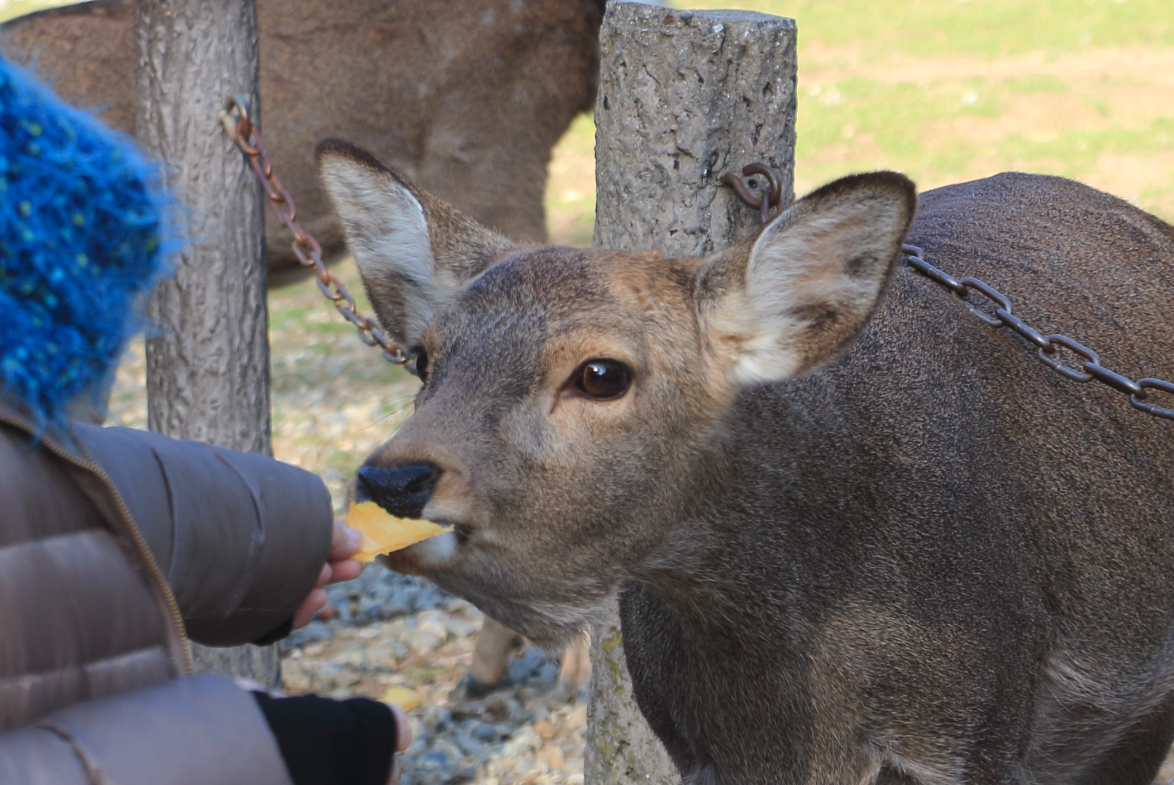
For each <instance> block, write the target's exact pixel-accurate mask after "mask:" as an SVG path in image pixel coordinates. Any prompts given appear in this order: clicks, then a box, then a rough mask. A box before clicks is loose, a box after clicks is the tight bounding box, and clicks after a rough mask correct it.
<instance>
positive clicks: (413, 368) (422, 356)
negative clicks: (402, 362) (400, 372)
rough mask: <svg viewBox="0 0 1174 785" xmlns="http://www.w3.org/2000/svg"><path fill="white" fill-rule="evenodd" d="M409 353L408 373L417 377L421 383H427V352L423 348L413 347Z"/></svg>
mask: <svg viewBox="0 0 1174 785" xmlns="http://www.w3.org/2000/svg"><path fill="white" fill-rule="evenodd" d="M409 351H410V354H409V355H408V363H407V366H406V367H407V369H408V372H409V373H412V374H415V375H416V376H419V377H420V381H422V382H426V381H428V352H426V351H424V347H423V346H413V347H412V348H411V349H410V350H409Z"/></svg>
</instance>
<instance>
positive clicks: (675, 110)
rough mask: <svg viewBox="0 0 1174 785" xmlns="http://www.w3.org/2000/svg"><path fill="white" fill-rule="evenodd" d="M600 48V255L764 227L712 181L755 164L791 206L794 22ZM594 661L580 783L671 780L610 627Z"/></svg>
mask: <svg viewBox="0 0 1174 785" xmlns="http://www.w3.org/2000/svg"><path fill="white" fill-rule="evenodd" d="M600 36H601V69H600V84H599V96H598V98H597V100H596V106H595V123H596V127H597V131H596V137H595V181H596V219H595V241H594V243H595V245H596V246H600V247H605V248H616V249H622V250H632V251H636V250H647V249H658V250H661V251H664V252H666V253H667V254H669V255H672V256H677V257H683V256H696V255H699V254H705V253H710V252H712V251H714V250H718V249H721V248H725V247H727V246H729V245H731V244H733V243H735V242H737V241H738V240H740V239H742V238H744V237H746V236H747V235H748V234H749V233H750V232H752V231H753V229H754V228H755V227H756V226H757V225H758V221H759V219H758V216H757V214H756V213H754V212H753V211H752V210H750V209H748V208H747V207H745V206H744V205H743V204H742V203H741V202H740V201H739V200H738V199H737V197H736V196H735V195H734V193H733V191H732V190H730V189H729V188H727V187H724V186H721V185H720V182H719V178H720V177H721V175H722V174H723V173H724V172H727V171H734V172H736V173H738V174H739V175H740V174H741V169H742V167H743V166H744V165H746V164H748V163H751V162H755V161H765V162H767V163H769V164H771V165H772V166H774V167H775V168H776V169H778V170H779V171H780V172H781V173H782V175H783V202H784V204H785V203H786V202H787V201H788V200H790V199H791V198H793V176H794V146H795V73H796V57H795V42H796V30H795V23H794V22H793V21H792V20H790V19H781V18H778V17H773V16H766V15H764V14H755V13H748V12H739V11H712V12H711V11H705V12H702V11H692V12H690V11H678V10H675V9H669V8H664V7H660V6H650V5H642V4H635V3H623V2H620V3H609V5H608V7H607V15H606V16H605V18H604V23H603V29H602V31H601V34H600ZM757 179H759V180H761V179H762V178H757ZM591 661H592V682H591V698H590V704H589V706H588V713H587V758H586V766H585V771H584V774H585V782H586V785H637V783H639V785H650V784H651V785H659V784H660V783H670V782H679V780H680V778H679V775H678V774H677V773H676V771H675V769H674V767H673V766H672V764H671V762H670V761H669V759H668V755H667V754H666V753H665V751H664V748H663V747H662V746H661V744H660V742H659V741H658V740H657V739H656V737H655V736H654V735H653V733H652V731H651V729H650V728H649V727H648V724H647V723H646V722H645V721H644V718H643V716H642V715H641V714H640V712H639V710H638V708H637V707H636V703H635V700H634V698H633V696H632V685H631V677H630V676H629V675H628V671H627V666H626V663H625V660H624V653H623V634H622V632H621V630H620V628H619V622H618V615H613V618H612V620H611V622H609V623H607V624H605V625H602V626H601V627H600V628H598V629H596V630H594V631H593V635H592V645H591Z"/></svg>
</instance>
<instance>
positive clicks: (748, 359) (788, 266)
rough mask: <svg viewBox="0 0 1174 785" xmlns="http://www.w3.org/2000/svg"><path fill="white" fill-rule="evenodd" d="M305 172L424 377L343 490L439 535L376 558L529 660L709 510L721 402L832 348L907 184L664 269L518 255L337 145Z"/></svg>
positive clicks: (781, 222) (827, 205)
mask: <svg viewBox="0 0 1174 785" xmlns="http://www.w3.org/2000/svg"><path fill="white" fill-rule="evenodd" d="M318 162H319V170H320V174H321V177H322V181H323V183H324V184H325V186H326V189H327V191H328V193H329V194H330V196H331V199H332V200H333V202H334V205H335V207H336V209H337V211H338V213H339V215H340V216H341V218H342V222H343V225H344V227H345V231H346V235H347V238H348V241H349V243H350V247H351V249H352V250H353V252H354V255H355V260H356V262H357V263H358V266H359V269H360V271H361V273H362V277H363V282H364V285H365V287H366V289H367V291H368V293H369V295H370V297H371V300H372V302H373V303H374V305H375V309H376V312H377V314H378V316H379V319H380V321H381V323H382V325H383V326H384V328H385V329H386V330H387V331H388V332H389V333H390V334H391V335H392V336H393V337H394V338H395V340H397V341H398V342H400V343H401V344H402V345H404V346H409V347H413V351H414V352H416V353H417V368H418V371H419V376H420V378H421V380H422V386H421V387H420V390H419V393H418V395H417V397H416V402H415V413H414V414H413V415H412V416H411V418H409V420H408V421H407V423H406V424H405V425H404V427H403V428H402V429H401V430H400V431H399V433H397V434H396V435H395V436H394V438H392V439H391V440H390V441H388V442H387V443H386V444H384V445H383V446H382V447H380V448H379V449H378V450H377V451H376V452H375V453H374V454H373V455H372V456H371V457H370V458H369V459H368V460H367V462H366V464H365V465H364V467H363V468H362V469H361V470H360V472H359V475H358V480H357V483H356V488H355V492H356V493H357V494H358V495H359V496H360V497H365V498H370V499H372V500H374V501H376V502H378V503H379V504H381V505H382V506H384V507H385V508H387V509H388V510H390V511H392V512H393V513H395V514H398V515H401V516H408V517H425V518H428V519H430V520H433V521H436V522H440V523H449V524H452V525H453V526H454V527H455V528H454V531H453V532H452V533H450V534H445V535H441V536H439V537H436V538H433V539H431V540H427V541H424V542H422V543H419V544H417V545H415V546H412V547H410V548H408V549H406V550H404V551H400V552H398V553H395V554H392V555H391V556H389V557H386V558H387V563H388V565H389V566H391V567H392V568H393V569H395V570H398V571H400V572H405V573H417V574H423V575H427V576H429V577H430V578H432V579H434V580H435V581H436V582H437V583H439V584H440V585H441V586H444V587H445V588H447V589H449V590H450V591H453V592H455V593H457V594H460V595H463V596H465V597H468V598H470V599H471V600H473V601H475V602H476V603H477V604H478V605H480V606H481V607H482V608H483V609H484V610H485V611H487V612H488V613H489V614H490V615H492V616H494V617H495V618H497V619H498V620H500V621H502V622H503V623H505V624H507V625H509V626H511V627H513V628H514V629H517V630H519V631H521V632H523V633H525V634H526V635H528V636H530V637H531V638H533V639H534V640H535V641H537V642H539V643H540V644H543V645H556V644H558V643H561V642H564V641H565V639H567V638H568V637H569V636H572V635H574V634H576V633H577V632H578V631H580V630H581V629H582V628H583V626H584V624H585V623H587V622H588V621H590V619H591V617H592V614H593V613H594V612H595V611H596V609H598V608H600V607H601V606H602V603H603V601H604V600H605V599H607V598H608V597H609V596H610V595H611V594H612V593H613V592H614V591H615V589H616V587H617V585H618V584H619V583H620V582H621V581H623V580H625V578H627V577H628V576H630V575H631V574H632V572H633V570H635V569H636V568H637V567H638V565H639V564H640V562H641V561H642V560H643V559H645V558H647V556H648V555H649V554H650V553H651V552H652V551H653V550H655V549H656V548H657V547H658V546H659V545H660V544H661V543H663V542H664V541H665V539H666V537H667V536H668V535H669V534H670V532H672V531H673V529H674V527H676V526H677V525H678V522H679V521H680V520H682V519H683V518H685V517H690V518H695V519H696V518H702V519H704V518H706V517H707V516H720V514H721V510H720V509H708V508H707V505H706V498H707V497H706V491H705V489H706V487H707V483H712V482H713V481H715V480H714V479H713V478H714V477H715V476H716V474H715V473H714V471H713V467H714V466H715V465H720V463H721V462H722V450H723V449H727V447H723V446H721V439H720V434H721V429H722V426H721V422H722V417H723V415H724V413H725V412H726V411H727V409H728V407H729V404H730V402H731V400H732V399H733V397H734V396H735V395H737V393H738V391H739V390H740V389H742V388H743V387H745V386H746V385H752V384H761V383H768V382H775V381H779V380H783V379H787V378H790V377H794V376H797V375H801V374H805V373H809V372H811V371H813V370H815V369H817V368H819V367H820V366H821V365H824V364H826V363H829V362H831V361H833V360H835V359H836V358H837V357H838V356H839V355H840V354H841V353H843V352H844V351H845V350H846V349H847V347H848V346H849V345H850V344H851V342H852V340H853V339H854V338H855V336H856V335H857V334H859V332H860V331H861V329H862V328H863V326H864V325H865V323H866V322H867V320H868V318H869V316H870V315H871V314H872V312H873V311H874V309H875V308H876V306H877V303H878V301H879V300H880V298H881V295H882V293H883V291H884V289H885V285H886V283H887V281H888V279H889V277H890V274H891V272H892V270H893V265H894V261H895V259H896V258H897V254H898V251H899V248H900V244H901V241H902V240H903V238H904V237H905V233H906V231H907V230H908V227H909V224H910V222H911V221H912V218H913V214H914V210H915V204H916V198H915V195H914V189H913V184H912V183H911V182H910V181H909V180H907V179H906V178H905V177H903V176H901V175H898V174H894V173H887V172H880V173H875V174H866V175H858V176H854V177H848V178H844V179H842V180H838V181H836V182H834V183H831V184H830V185H827V186H825V187H823V188H820V189H819V190H817V191H815V192H814V193H812V194H810V195H808V196H806V197H804V198H803V199H800V200H799V201H797V202H795V203H794V204H793V205H791V206H790V207H789V208H787V209H786V210H783V211H782V212H781V214H780V215H779V216H778V217H777V218H775V219H774V220H773V221H772V222H771V223H770V224H769V225H767V226H765V227H764V228H763V229H762V230H761V231H760V232H759V233H758V234H757V235H756V236H754V237H751V238H749V239H747V240H746V241H744V242H742V243H740V244H738V245H736V246H734V247H732V248H729V249H727V250H725V251H722V252H720V253H716V254H713V255H710V256H705V257H699V258H692V259H682V260H673V259H665V258H663V257H661V256H660V255H658V254H654V253H622V252H617V251H607V250H580V249H571V248H554V247H539V248H519V247H516V246H514V245H513V244H511V243H510V242H509V241H507V240H506V239H505V238H503V237H501V236H500V235H497V234H495V233H493V232H491V231H489V230H488V229H485V228H484V227H482V226H479V225H478V224H476V223H475V222H473V221H472V220H470V219H469V218H467V217H465V216H463V215H461V214H459V213H457V212H456V211H455V210H453V209H452V208H450V207H448V206H446V205H445V204H443V203H442V202H440V201H438V200H437V199H435V198H433V197H431V196H429V195H428V194H426V193H424V192H422V191H420V190H419V189H418V188H416V187H415V186H414V185H413V184H412V183H411V182H410V181H409V180H408V179H407V178H406V177H404V176H403V175H402V174H399V173H397V172H396V171H395V170H393V169H391V168H389V167H387V166H384V165H383V164H381V163H380V162H379V161H377V160H375V159H374V158H372V157H371V156H369V155H367V154H366V153H364V152H362V151H361V150H358V149H357V148H354V147H352V146H350V145H347V144H345V143H342V142H338V141H334V140H328V141H326V142H323V143H322V144H320V145H319V147H318ZM722 481H728V479H726V480H722ZM734 481H735V482H736V481H737V478H734Z"/></svg>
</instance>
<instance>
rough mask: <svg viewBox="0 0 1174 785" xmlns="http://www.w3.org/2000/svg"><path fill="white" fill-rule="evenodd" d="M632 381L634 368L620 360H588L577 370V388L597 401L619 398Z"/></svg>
mask: <svg viewBox="0 0 1174 785" xmlns="http://www.w3.org/2000/svg"><path fill="white" fill-rule="evenodd" d="M631 383H632V370H631V369H630V368H629V367H628V366H626V365H624V364H623V363H622V362H619V361H618V360H588V361H587V362H585V363H583V364H582V365H581V366H579V370H578V371H576V372H575V389H577V390H578V391H579V392H581V393H583V394H584V395H586V396H587V397H588V398H594V399H595V400H597V401H608V400H611V399H613V398H619V397H620V396H621V395H623V394H624V393H626V392H627V391H628V385H630V384H631Z"/></svg>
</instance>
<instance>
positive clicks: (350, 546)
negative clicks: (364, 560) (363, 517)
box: [326, 520, 363, 561]
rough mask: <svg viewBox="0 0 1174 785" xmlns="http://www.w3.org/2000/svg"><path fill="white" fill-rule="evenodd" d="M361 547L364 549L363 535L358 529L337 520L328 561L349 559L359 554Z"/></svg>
mask: <svg viewBox="0 0 1174 785" xmlns="http://www.w3.org/2000/svg"><path fill="white" fill-rule="evenodd" d="M361 547H363V533H362V532H361V531H359V530H358V529H352V528H351V527H349V526H347V525H346V524H345V523H343V522H342V521H339V520H335V522H334V533H333V535H332V537H331V542H330V555H329V556H327V557H326V560H327V561H342V560H343V559H349V558H350V557H352V556H354V555H355V554H356V553H358V552H359V548H361Z"/></svg>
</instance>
